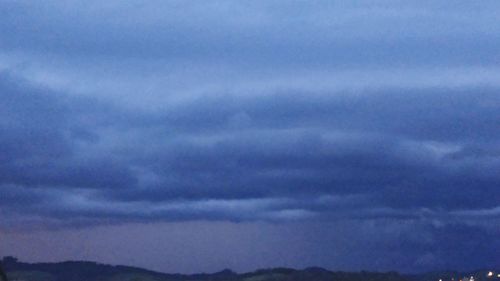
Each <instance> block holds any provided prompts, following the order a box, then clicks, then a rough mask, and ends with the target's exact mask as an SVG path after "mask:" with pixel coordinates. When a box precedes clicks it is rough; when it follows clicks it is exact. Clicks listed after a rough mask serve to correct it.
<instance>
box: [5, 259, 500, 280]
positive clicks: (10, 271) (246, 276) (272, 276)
mask: <svg viewBox="0 0 500 281" xmlns="http://www.w3.org/2000/svg"><path fill="white" fill-rule="evenodd" d="M2 266H3V267H4V270H5V272H6V274H7V277H8V278H9V281H15V280H17V281H142V280H144V281H311V280H314V281H439V280H440V279H441V280H442V281H460V280H462V281H500V278H498V277H497V276H496V275H495V276H493V277H487V271H486V270H478V271H475V272H468V273H459V272H433V273H424V274H413V275H404V274H400V273H398V272H384V273H381V272H368V271H361V272H344V271H330V270H327V269H324V268H320V267H310V268H306V269H302V270H298V269H292V268H270V269H259V270H256V271H253V272H248V273H242V274H238V273H236V272H233V271H232V270H230V269H225V270H222V271H220V272H215V273H201V274H168V273H161V272H156V271H152V270H147V269H143V268H138V267H131V266H122V265H117V266H115V265H107V264H100V263H96V262H89V261H66V262H58V263H25V262H20V261H18V260H17V259H16V258H13V257H4V258H3V260H2ZM497 272H498V271H497ZM471 276H472V277H473V278H474V280H470V279H467V280H465V279H464V278H469V277H471ZM0 277H1V276H0Z"/></svg>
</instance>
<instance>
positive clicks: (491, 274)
mask: <svg viewBox="0 0 500 281" xmlns="http://www.w3.org/2000/svg"><path fill="white" fill-rule="evenodd" d="M495 276H496V277H497V278H500V273H498V274H496V275H495V272H493V271H488V273H487V274H486V277H488V278H495ZM439 281H443V279H439ZM451 281H455V278H451ZM458 281H475V279H474V276H471V277H470V278H466V277H464V278H463V279H459V280H458Z"/></svg>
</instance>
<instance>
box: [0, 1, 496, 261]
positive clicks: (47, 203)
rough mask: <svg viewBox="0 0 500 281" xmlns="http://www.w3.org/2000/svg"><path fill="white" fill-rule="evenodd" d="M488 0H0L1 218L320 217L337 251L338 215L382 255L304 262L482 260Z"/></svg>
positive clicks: (8, 221) (491, 209) (25, 222)
mask: <svg viewBox="0 0 500 281" xmlns="http://www.w3.org/2000/svg"><path fill="white" fill-rule="evenodd" d="M498 9H500V5H499V4H498V3H496V2H495V1H483V2H481V3H465V2H463V3H461V4H453V5H452V4H451V3H446V2H442V1H429V2H427V1H424V2H421V1H419V3H416V2H415V3H413V2H412V1H409V2H406V3H404V4H403V3H400V2H397V1H381V2H378V3H377V4H375V3H370V4H368V3H364V2H356V1H355V2H352V1H351V2H348V3H347V2H343V1H325V2H323V1H312V2H311V3H306V2H300V1H292V2H289V3H287V4H284V3H279V2H274V1H266V2H259V1H252V2H245V1H242V2H226V1H214V2H209V3H197V4H195V3H187V2H177V1H170V2H164V1H159V2H154V1H153V2H150V3H147V4H146V3H143V2H134V1H130V2H127V3H124V2H114V1H109V2H107V3H106V4H98V3H97V2H93V1H90V2H89V4H88V5H87V4H85V5H82V4H79V3H66V4H63V3H60V2H50V1H49V2H47V3H46V2H44V3H28V2H23V1H20V2H4V3H2V4H0V15H2V17H1V18H2V19H1V20H0V33H1V34H2V39H1V40H0V98H1V100H2V101H1V102H0V120H1V121H0V132H1V133H0V160H1V164H0V214H2V221H1V222H0V228H1V229H4V230H12V229H26V228H28V229H29V228H46V227H48V228H49V229H52V228H56V229H74V228H77V229H78V228H82V227H83V228H85V227H90V226H92V227H94V226H95V227H102V226H106V225H109V224H113V225H124V224H125V225H126V224H132V223H156V224H163V223H183V222H186V223H187V222H192V221H205V222H206V223H210V222H211V223H213V224H214V225H217V224H220V223H227V222H229V223H240V224H242V225H245V224H246V225H251V226H255V225H259V224H266V225H267V224H268V223H269V224H271V225H273V224H276V226H275V227H277V228H287V227H290V228H292V229H294V230H293V231H295V232H300V231H298V229H299V228H300V226H301V225H302V226H303V227H306V228H307V225H309V224H313V225H314V228H315V229H317V230H318V231H316V232H315V234H308V235H311V236H315V235H316V236H318V235H319V236H321V237H319V236H318V237H319V238H318V237H316V236H315V237H316V238H318V239H319V240H318V241H322V243H323V242H324V243H326V245H327V247H326V249H332V248H336V247H338V243H336V242H325V241H328V239H329V237H336V238H335V239H339V241H340V240H342V239H341V238H340V237H342V235H341V234H337V235H335V234H334V233H333V232H332V231H331V230H329V229H330V228H331V225H332V224H333V225H337V226H343V227H345V229H346V230H345V233H343V235H345V236H349V237H352V238H353V241H357V243H358V244H359V245H365V246H366V247H367V248H368V249H371V248H370V247H372V249H371V250H372V252H371V253H377V254H367V255H366V257H365V259H357V258H355V256H356V255H358V254H359V253H358V254H353V255H351V256H349V254H348V252H346V253H345V255H344V256H343V257H344V259H339V258H337V259H334V260H335V262H334V263H328V262H327V263H323V262H322V261H326V260H328V258H329V257H330V256H329V255H328V254H327V253H322V252H321V251H322V250H321V249H322V246H321V245H319V244H318V245H312V244H309V246H308V247H310V248H308V250H309V251H311V252H314V253H317V255H316V258H314V259H312V260H311V261H310V263H315V264H324V265H326V266H330V267H340V268H348V269H349V268H363V267H364V268H374V269H391V264H394V262H396V261H397V262H398V267H400V268H402V269H404V270H407V271H412V270H428V269H438V268H458V267H467V266H469V267H470V268H473V267H476V266H477V267H481V266H485V265H492V264H494V263H495V262H498V256H495V252H496V253H498V251H499V250H500V249H499V246H500V245H498V243H496V244H495V243H494V240H495V239H494V237H495V235H499V234H500V233H498V225H499V223H500V193H499V186H500V174H499V173H498V171H499V170H500V142H499V139H500V138H499V137H500V127H499V125H500V123H499V121H500V95H499V94H498V93H499V90H500V79H499V78H498V73H499V68H498V60H499V58H500V51H499V49H498V48H497V46H498V44H499V43H500V39H499V38H500V31H499V30H498V29H497V28H495V26H496V25H495V20H496V15H497V13H495V11H498ZM288 225H291V226H288ZM495 226H496V227H495ZM249 227H250V226H249ZM266 227H268V226H266ZM363 229H364V230H363ZM356 230H360V231H356ZM214 231H215V230H214ZM283 231H285V230H283ZM286 231H289V230H286ZM215 232H217V231H215ZM222 232H223V231H221V233H222ZM415 233H417V234H415ZM460 233H461V235H460ZM374 235H378V237H379V238H378V239H380V241H378V242H376V243H375V242H373V241H371V242H366V241H369V239H374V238H373V237H374ZM419 235H420V236H419ZM471 236H474V238H473V240H474V241H479V240H482V241H491V242H492V244H488V243H487V244H484V245H483V244H481V245H474V244H470V243H469V244H465V242H466V241H467V240H469V239H471ZM415 237H417V238H415ZM329 243H331V244H329ZM366 243H368V244H366ZM313 244H314V243H313ZM375 244H377V245H378V246H375ZM328 245H330V246H331V247H329V246H328ZM380 245H382V246H380ZM457 245H461V246H457ZM358 247H359V246H358ZM306 248H307V247H306ZM354 248H355V246H353V249H354ZM393 248H397V249H399V250H401V251H404V252H405V253H408V255H410V256H412V257H411V258H410V257H406V258H404V257H401V256H400V255H399V254H396V253H392V252H391V250H390V249H393ZM356 251H357V250H353V252H356ZM384 251H385V252H384ZM380 253H386V254H387V257H388V258H387V259H386V260H383V261H380V262H379V263H378V264H371V265H370V264H369V261H370V260H373V258H374V257H375V256H379V254H380ZM382 255H383V254H382ZM465 255H472V256H474V257H475V259H476V260H477V261H478V262H477V264H473V265H471V264H468V265H467V264H464V263H462V262H461V260H462V259H463V257H464V256H465ZM450 256H453V258H451V257H450ZM318 257H319V258H318ZM445 257H448V261H443V260H444V258H445ZM495 259H496V260H495ZM285 263H286V264H287V265H290V266H296V265H303V263H301V262H300V259H297V260H287V261H286V262H285ZM154 266H156V265H154ZM253 266H257V264H248V265H245V264H238V265H235V267H239V268H242V269H243V268H251V267H253ZM187 270H188V271H189V269H187Z"/></svg>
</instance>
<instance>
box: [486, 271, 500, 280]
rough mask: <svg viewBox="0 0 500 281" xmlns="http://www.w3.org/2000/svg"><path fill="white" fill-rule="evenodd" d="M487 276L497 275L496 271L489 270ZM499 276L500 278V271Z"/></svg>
mask: <svg viewBox="0 0 500 281" xmlns="http://www.w3.org/2000/svg"><path fill="white" fill-rule="evenodd" d="M487 276H488V277H490V278H491V277H493V276H495V272H493V271H490V272H488V275H487ZM497 277H498V278H500V273H498V274H497Z"/></svg>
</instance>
